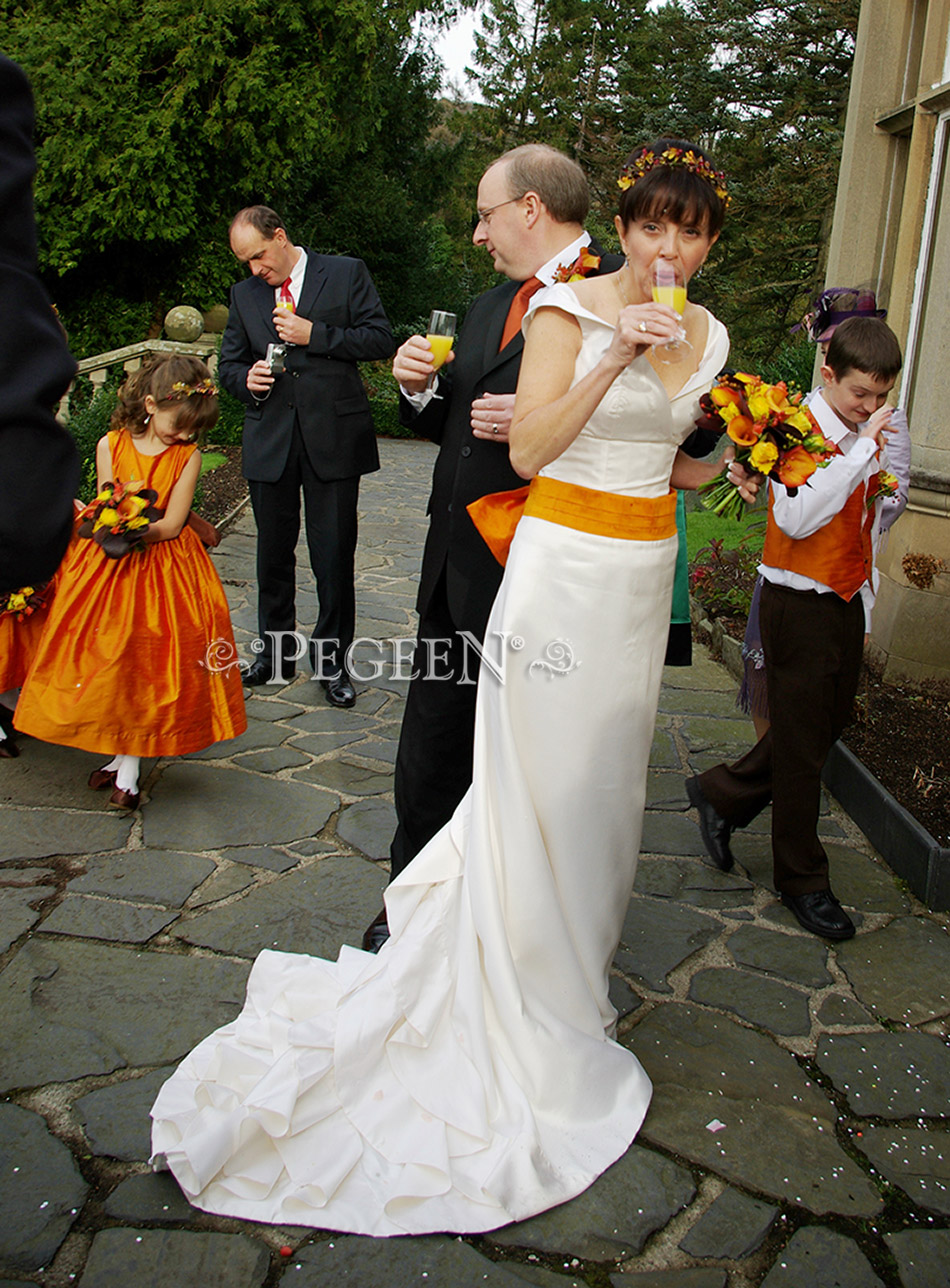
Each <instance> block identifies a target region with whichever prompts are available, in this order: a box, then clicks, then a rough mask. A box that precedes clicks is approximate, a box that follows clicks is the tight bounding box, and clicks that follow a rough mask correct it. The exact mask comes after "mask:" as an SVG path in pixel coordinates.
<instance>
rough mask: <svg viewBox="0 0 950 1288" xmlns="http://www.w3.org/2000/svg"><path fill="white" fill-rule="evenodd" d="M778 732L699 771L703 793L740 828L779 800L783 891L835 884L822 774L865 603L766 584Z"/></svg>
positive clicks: (839, 721) (850, 680)
mask: <svg viewBox="0 0 950 1288" xmlns="http://www.w3.org/2000/svg"><path fill="white" fill-rule="evenodd" d="M760 622H761V627H762V647H763V651H764V653H765V676H766V683H767V686H768V696H769V713H770V716H771V721H772V723H771V726H770V728H769V730H768V732H767V733H766V734H765V735H764V736H763V737H762V738H760V739H759V741H758V742H757V743H756V744H755V746H754V747H753V748H751V750H750V751H748V752H746V754H745V755H744V756H743V757H742V758H741V759H740V760H737V761H736V762H735V764H734V765H724V764H723V765H716V766H715V767H714V768H712V769H708V770H707V771H706V772H705V773H704V774H702V775H700V779H699V782H700V786H701V788H702V791H703V795H704V796H705V797H706V799H707V800H708V801H709V803H710V805H712V807H713V809H714V810H716V812H717V813H718V814H720V815H721V816H722V817H723V818H724V819H726V820H727V822H729V823H731V824H732V825H733V827H745V825H746V824H747V823H750V822H751V821H752V819H754V818H755V816H756V815H757V814H759V813H760V812H761V811H762V810H763V809H764V808H765V807H766V805H768V803H769V801H770V800H771V802H772V861H773V868H774V872H773V875H774V879H775V888H776V889H777V890H778V891H779V893H780V894H789V895H800V894H809V893H810V892H811V891H813V890H826V889H827V888H828V884H829V882H828V856H827V855H826V853H825V850H824V847H823V846H822V844H821V841H819V839H818V815H819V811H820V808H821V771H822V769H823V768H824V764H825V761H826V759H827V758H828V752H829V751H830V750H831V748H832V746H833V745H834V743H835V742H836V741H837V739H838V737H839V736H840V734H841V731H842V729H844V727H845V725H846V724H847V722H848V719H849V717H850V715H851V707H852V705H853V703H854V695H855V693H856V692H857V687H858V677H859V675H860V669H861V657H862V653H863V648H864V604H863V602H862V600H861V597H860V596H859V595H855V596H854V597H853V598H852V599H851V600H850V601H845V600H844V599H841V598H840V596H838V595H835V594H819V593H818V592H817V591H813V590H806V591H801V590H790V589H788V588H787V587H783V586H774V585H772V584H771V583H770V582H768V581H766V582H764V583H763V586H762V602H761V610H760Z"/></svg>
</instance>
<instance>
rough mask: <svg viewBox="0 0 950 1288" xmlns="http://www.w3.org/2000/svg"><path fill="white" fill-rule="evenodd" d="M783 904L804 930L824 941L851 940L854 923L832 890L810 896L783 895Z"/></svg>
mask: <svg viewBox="0 0 950 1288" xmlns="http://www.w3.org/2000/svg"><path fill="white" fill-rule="evenodd" d="M782 903H784V904H785V907H786V908H788V910H789V911H790V912H791V913H793V915H794V916H795V917H796V919H797V920H798V924H799V925H800V926H801V927H802V929H803V930H808V931H810V932H811V933H812V934H813V935H821V937H822V938H823V939H851V938H852V937H853V935H854V922H853V921H852V920H851V918H850V917H849V916H848V914H847V913H846V912H845V910H844V909H843V908H842V906H841V904H840V903H839V902H838V900H837V899H836V898H835V897H834V895H833V894H832V893H831V891H830V890H812V891H810V892H809V893H808V894H783V895H782Z"/></svg>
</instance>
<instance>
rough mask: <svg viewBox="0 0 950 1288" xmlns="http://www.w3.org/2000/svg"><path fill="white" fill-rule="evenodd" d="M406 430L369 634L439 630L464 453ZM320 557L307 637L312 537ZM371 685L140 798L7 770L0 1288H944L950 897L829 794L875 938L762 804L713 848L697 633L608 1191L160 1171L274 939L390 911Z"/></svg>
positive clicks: (377, 533)
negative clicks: (203, 1181) (913, 875)
mask: <svg viewBox="0 0 950 1288" xmlns="http://www.w3.org/2000/svg"><path fill="white" fill-rule="evenodd" d="M380 448H381V454H382V459H383V468H382V469H381V471H380V472H379V473H378V474H376V475H372V476H370V477H369V478H368V479H366V480H365V481H364V484H363V488H362V493H361V509H362V516H363V517H362V521H361V530H360V547H359V577H358V609H359V620H358V631H359V633H360V634H361V635H363V636H366V637H369V638H371V639H379V640H390V639H397V638H405V637H408V636H411V634H412V631H413V602H414V594H415V578H416V575H417V572H418V566H419V560H420V556H421V551H422V545H423V540H424V536H425V530H426V523H425V502H426V497H427V494H428V485H429V478H430V474H431V467H432V462H433V459H434V451H435V449H434V448H433V447H431V446H430V445H428V444H423V443H415V442H401V441H382V442H381V443H380ZM253 536H254V529H253V521H252V519H251V516H250V514H249V513H243V514H241V515H239V516H238V518H237V519H236V521H235V522H234V523H233V525H232V526H231V528H230V530H229V532H228V535H227V537H226V539H225V541H224V542H223V543H222V545H221V547H219V549H218V550H217V551H216V552H215V555H214V557H215V560H216V563H217V566H218V568H219V571H220V573H221V576H222V579H223V580H224V582H225V586H226V590H227V593H228V598H229V601H230V603H231V606H232V613H233V619H234V623H235V633H236V635H237V637H238V642H239V646H240V647H241V649H242V651H244V652H245V653H246V652H247V646H248V643H249V640H250V638H251V635H252V634H253V631H254V622H255V586H254V540H253ZM298 572H299V576H300V581H301V586H302V593H301V596H300V614H301V620H302V625H303V626H304V627H306V626H307V625H308V624H309V623H310V622H312V621H313V618H314V615H315V608H316V601H315V597H314V591H313V585H312V581H311V580H310V578H309V573H308V572H306V557H305V555H304V554H303V552H301V560H300V564H299V569H298ZM374 656H375V653H374V650H373V648H372V647H371V646H370V645H368V644H367V645H365V646H363V649H362V652H361V657H362V658H363V662H364V665H365V667H366V671H367V673H369V670H370V668H371V665H372V660H373V657H374ZM357 687H358V690H359V697H358V700H357V703H356V706H355V707H354V708H353V709H352V710H351V711H345V712H339V711H334V710H331V709H330V708H329V707H327V706H326V704H325V702H324V699H323V694H322V690H321V689H320V688H319V686H318V685H317V684H316V683H315V682H314V681H313V680H312V679H307V678H306V677H305V676H300V677H298V678H297V679H296V680H295V681H294V682H293V683H291V684H288V685H287V686H285V687H283V688H276V689H275V688H269V687H268V688H265V689H263V690H261V689H258V690H255V691H254V692H253V694H250V693H249V695H248V716H249V728H248V731H247V733H245V734H243V735H242V736H241V737H240V738H238V739H235V740H234V742H233V743H230V744H220V745H218V746H215V747H212V748H209V749H208V750H207V751H204V752H202V753H200V754H199V755H196V756H191V757H185V758H182V759H178V760H169V761H165V760H158V761H155V762H149V763H148V764H147V765H146V766H145V775H146V776H145V777H144V779H143V786H144V796H143V805H142V807H141V808H140V809H139V810H138V811H137V812H136V813H135V814H134V815H132V816H130V817H124V816H121V815H115V814H113V813H109V812H107V811H106V810H105V809H104V808H103V798H102V796H101V795H98V794H94V793H92V792H89V791H88V790H87V789H86V787H85V786H84V783H85V779H86V777H87V775H88V773H89V771H90V769H92V768H93V767H94V766H95V765H96V764H97V763H98V758H97V757H95V756H92V755H89V754H86V753H81V752H75V751H71V750H69V749H64V748H57V747H52V746H47V745H44V744H42V743H37V742H34V741H31V740H29V739H26V738H23V739H21V752H22V754H21V756H20V758H19V759H18V760H16V761H4V762H2V772H0V799H2V801H3V805H4V809H3V811H2V813H0V981H2V982H0V1034H2V1039H0V1093H2V1097H3V1099H2V1101H0V1212H2V1213H3V1221H2V1223H0V1288H10V1286H11V1285H26V1284H41V1285H44V1286H45V1288H72V1285H80V1286H81V1288H273V1286H274V1285H280V1286H281V1288H330V1286H331V1285H332V1286H333V1288H336V1286H337V1285H339V1284H340V1283H349V1284H352V1285H354V1288H377V1286H378V1288H383V1286H384V1285H385V1288H404V1286H405V1288H408V1286H409V1285H413V1286H414V1288H418V1286H419V1285H422V1284H425V1285H427V1286H428V1288H437V1286H438V1288H476V1285H478V1288H481V1286H482V1285H486V1286H488V1288H495V1286H497V1288H515V1286H516V1285H524V1284H529V1285H531V1284H533V1285H540V1286H542V1288H570V1286H571V1285H590V1288H606V1286H607V1285H608V1284H610V1285H615V1288H725V1286H726V1285H728V1286H729V1288H758V1285H763V1288H830V1286H831V1285H840V1286H841V1288H866V1286H870V1285H879V1284H880V1285H886V1286H887V1288H897V1286H899V1285H903V1288H947V1286H948V1285H950V1047H948V1041H947V1038H948V1022H950V934H948V927H950V917H948V915H947V914H941V913H932V912H929V911H928V910H927V909H926V908H925V907H924V906H923V905H922V904H921V903H919V902H918V901H917V900H916V899H915V898H914V897H913V895H911V894H910V893H909V892H908V890H907V889H906V887H904V886H903V885H902V884H901V883H900V882H898V881H897V880H896V879H895V878H894V876H893V874H892V873H891V872H890V871H889V870H888V868H887V867H886V866H885V865H884V864H883V862H882V861H881V859H880V858H879V856H877V855H876V854H875V853H874V851H873V850H872V849H871V847H870V846H869V844H868V843H867V842H866V841H865V839H864V838H863V836H862V835H861V833H860V832H859V831H858V830H857V828H856V827H855V826H854V824H853V823H852V822H851V821H850V819H849V818H848V817H847V816H846V815H844V814H843V813H842V811H841V810H840V809H839V808H838V807H837V806H836V805H835V804H834V803H833V802H831V801H828V802H826V807H825V810H824V813H823V816H822V830H823V835H824V838H825V840H826V842H827V844H828V847H829V851H830V853H831V862H832V869H833V872H834V878H835V887H836V890H837V893H838V895H839V897H840V898H841V899H842V902H843V903H844V904H845V905H846V906H847V907H848V908H849V909H850V910H851V911H852V913H853V915H854V916H855V919H856V921H857V922H858V925H859V931H858V935H857V937H856V938H855V939H854V940H853V941H851V942H847V943H844V944H839V945H837V946H831V945H829V944H827V943H824V942H822V941H819V940H817V939H815V938H813V937H812V936H810V935H807V934H805V933H804V932H802V931H801V930H800V929H799V927H798V925H797V923H796V922H795V921H794V919H793V918H792V917H791V915H790V914H789V913H788V912H787V911H786V910H785V909H784V908H783V907H782V906H781V904H779V903H778V902H777V899H776V896H775V894H774V892H773V890H772V888H771V885H770V875H771V860H770V851H769V835H768V820H767V819H762V820H759V821H758V822H757V824H756V825H755V826H754V827H752V828H750V829H748V830H747V831H746V832H744V833H741V834H739V835H737V836H736V837H735V838H734V849H735V852H736V855H737V858H738V860H739V866H738V867H737V869H736V870H735V871H734V872H732V873H729V874H723V873H721V872H719V871H717V870H716V869H714V868H712V867H710V866H707V864H706V863H705V862H704V861H703V847H702V843H701V840H700V837H699V829H698V826H697V822H696V818H695V814H694V812H693V811H692V810H690V809H689V806H688V802H687V800H686V795H685V791H684V787H683V783H684V776H685V775H687V774H691V773H695V772H697V771H698V770H701V769H703V768H704V767H706V766H707V765H710V764H712V763H713V762H714V761H715V760H718V759H720V758H722V756H723V755H731V754H732V753H733V752H738V751H739V750H740V749H742V748H744V747H746V746H747V745H748V744H749V742H750V740H751V725H750V724H749V723H748V722H747V721H746V720H745V719H744V718H743V717H742V716H741V715H739V714H738V713H737V711H736V709H735V705H734V682H733V680H732V679H731V677H730V676H729V675H728V673H727V672H726V671H725V670H724V669H723V668H722V667H720V666H718V665H717V664H716V663H714V662H713V661H711V660H710V658H709V656H708V655H706V654H705V653H704V651H703V650H702V649H701V648H700V649H697V651H696V657H695V661H694V665H693V666H692V667H691V668H689V669H685V670H668V671H667V672H666V673H665V676H664V686H663V691H662V695H661V701H660V714H659V719H658V722H657V735H656V739H655V742H654V753H653V764H652V769H651V775H650V786H649V798H648V813H647V818H646V826H645V831H644V853H643V856H642V858H641V862H640V866H639V871H638V875H637V883H636V889H635V892H634V895H633V898H632V899H631V902H630V907H629V910H628V913H627V917H626V922H625V926H624V933H623V940H622V943H621V946H620V949H619V951H618V953H617V958H616V962H615V978H614V980H613V984H612V996H613V999H614V1003H615V1005H616V1006H617V1008H618V1011H619V1012H620V1014H621V1017H622V1019H621V1023H620V1040H621V1041H622V1042H623V1043H624V1044H625V1045H627V1046H629V1047H630V1048H631V1049H632V1050H633V1051H635V1052H636V1054H637V1056H638V1057H639V1059H640V1060H641V1061H642V1062H643V1064H644V1065H645V1067H646V1068H647V1070H648V1072H649V1074H650V1076H651V1078H652V1079H653V1083H654V1087H655V1092H654V1098H653V1102H652V1105H651V1107H650V1111H649V1114H648V1116H647V1119H646V1122H645V1124H644V1127H643V1130H642V1132H641V1134H640V1136H639V1138H638V1140H637V1141H636V1143H635V1144H634V1145H632V1146H631V1148H630V1149H629V1150H628V1151H627V1153H626V1154H625V1155H624V1156H623V1157H622V1158H621V1159H620V1160H619V1161H618V1162H617V1163H616V1164H615V1165H614V1166H613V1167H612V1168H610V1170H609V1171H608V1172H606V1173H605V1174H604V1175H603V1176H602V1177H601V1178H600V1179H599V1180H598V1181H597V1182H595V1184H594V1185H593V1186H592V1187H591V1188H590V1190H588V1191H587V1192H586V1193H585V1194H582V1195H580V1196H579V1197H578V1198H576V1199H574V1200H573V1201H572V1202H570V1203H567V1204H565V1205H563V1206H562V1207H560V1208H557V1209H555V1210H553V1211H551V1212H547V1213H544V1214H543V1215H541V1216H539V1217H536V1218H534V1219H532V1220H530V1221H526V1222H523V1223H521V1224H519V1225H513V1226H509V1227H507V1228H506V1229H504V1230H499V1231H496V1232H494V1233H493V1234H491V1235H485V1236H482V1237H480V1238H468V1237H467V1238H465V1239H464V1240H462V1239H457V1238H454V1237H452V1236H451V1235H450V1234H446V1235H444V1236H432V1237H427V1238H407V1239H400V1240H388V1241H387V1240H372V1239H365V1238H357V1237H352V1236H340V1235H334V1234H329V1233H327V1232H322V1231H314V1230H309V1229H299V1228H297V1229H277V1228H274V1227H270V1226H255V1225H251V1224H249V1223H246V1222H240V1221H236V1220H229V1219H224V1218H218V1217H213V1216H209V1215H207V1214H204V1213H201V1212H198V1211H196V1210H194V1209H192V1208H190V1207H189V1206H188V1204H187V1203H186V1202H185V1201H184V1199H183V1198H182V1196H181V1194H180V1192H179V1191H178V1188H177V1186H176V1185H175V1182H174V1181H173V1180H172V1179H171V1177H170V1176H168V1175H167V1174H162V1175H153V1174H152V1173H151V1172H150V1171H149V1168H148V1164H147V1157H148V1152H149V1144H148V1129H149V1121H148V1110H149V1107H150V1105H151V1103H152V1100H153V1099H154V1096H155V1094H156V1090H157V1088H158V1087H159V1086H160V1085H161V1083H162V1082H163V1081H164V1079H165V1078H166V1077H167V1076H168V1074H169V1072H170V1071H171V1069H172V1068H173V1067H174V1065H175V1063H176V1061H178V1060H179V1059H180V1058H181V1056H182V1055H184V1053H185V1052H186V1051H187V1050H188V1049H189V1048H190V1047H191V1046H193V1045H194V1043H195V1042H196V1041H198V1040H199V1039H200V1038H201V1037H202V1036H204V1035H205V1034H206V1033H208V1032H209V1031H210V1030H211V1029H213V1028H215V1027H217V1026H218V1025H220V1024H222V1023H224V1022H226V1021H227V1020H229V1019H230V1018H231V1017H232V1016H233V1015H234V1014H235V1013H236V1012H237V1010H238V1009H239V1007H240V1004H241V1001H242V998H243V991H244V982H245V979H246V977H247V973H248V971H249V969H250V964H251V961H252V960H253V958H254V956H255V955H256V954H257V953H258V952H259V951H260V950H261V949H262V948H267V947H279V948H281V949H284V950H289V951H294V952H307V953H316V954H319V955H322V956H331V957H333V956H335V955H336V953H337V951H338V950H339V948H340V946H341V944H343V943H349V944H358V943H359V939H360V935H361V933H362V930H363V928H364V926H365V925H366V923H367V922H368V921H369V920H370V918H371V917H372V916H373V915H374V913H375V912H376V911H377V909H378V908H379V906H380V893H381V890H382V888H383V886H384V885H385V882H386V865H385V863H384V862H383V861H382V860H381V859H380V857H379V856H380V855H385V854H386V853H387V851H388V845H389V840H390V837H391V833H392V828H393V817H394V815H393V807H392V772H393V761H394V757H395V746H396V740H397V738H398V732H399V721H400V715H401V710H402V705H403V700H404V693H405V687H406V685H405V682H404V681H400V680H398V679H386V678H385V677H378V678H376V679H373V680H368V681H366V682H365V683H358V686H357ZM590 857H591V858H592V859H596V858H597V857H598V856H590ZM552 1072H554V1073H556V1071H552Z"/></svg>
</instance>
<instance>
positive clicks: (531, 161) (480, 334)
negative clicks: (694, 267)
mask: <svg viewBox="0 0 950 1288" xmlns="http://www.w3.org/2000/svg"><path fill="white" fill-rule="evenodd" d="M588 205H589V193H588V188H587V180H586V178H585V176H584V172H583V171H582V170H581V168H580V166H578V165H577V164H576V163H575V162H574V161H571V160H570V159H569V158H568V157H566V156H564V155H563V154H562V153H560V152H557V151H556V150H555V149H553V148H549V147H546V146H544V145H542V144H527V145H525V146H523V147H519V148H515V149H513V150H512V151H510V152H506V153H505V154H503V155H502V156H501V157H499V158H498V160H497V161H495V162H493V163H492V165H490V166H489V167H488V169H487V170H486V171H485V173H484V175H483V176H482V179H481V182H480V183H479V186H478V197H477V216H478V222H477V225H476V228H475V232H474V234H473V241H474V242H475V245H476V246H484V247H485V248H486V250H487V251H488V252H489V254H490V255H491V256H492V259H493V260H494V263H495V268H496V269H497V270H498V271H499V272H500V273H504V275H505V276H506V277H507V278H508V279H509V280H508V281H507V282H505V283H503V284H502V285H500V286H496V287H494V288H493V289H491V290H489V291H486V292H485V294H484V295H481V296H479V298H478V299H477V300H475V302H474V303H473V304H472V306H471V308H470V309H469V310H468V313H467V314H466V317H465V321H464V324H463V326H462V329H461V332H460V334H459V336H458V340H457V343H456V346H455V352H454V354H453V355H451V359H452V360H451V361H450V364H449V365H447V366H446V367H444V368H443V369H442V370H441V371H440V372H439V375H438V377H437V384H436V386H435V388H434V389H433V390H427V389H426V385H427V382H428V379H429V377H430V376H431V374H432V370H433V366H432V361H431V350H430V348H429V344H428V341H427V340H426V339H425V337H423V336H412V337H411V338H410V339H409V340H407V341H406V343H405V344H403V345H402V346H401V347H400V349H399V350H398V352H397V354H396V358H395V360H394V363H393V374H394V375H395V376H396V379H397V380H398V381H399V384H400V387H401V389H402V397H401V399H400V415H401V418H402V419H403V421H404V423H407V424H411V425H412V428H413V430H414V431H415V432H416V433H418V434H420V435H422V436H424V437H426V438H430V439H432V440H433V441H434V442H437V443H438V444H439V454H438V457H437V458H436V463H435V470H434V473H433V479H432V494H431V496H430V498H429V506H428V512H429V533H428V536H427V538H426V545H425V553H424V555H423V560H422V574H421V579H420V585H419V594H418V600H417V605H416V606H417V608H418V611H419V629H418V642H417V645H416V654H415V659H414V664H413V674H414V676H415V678H414V679H413V680H412V682H411V683H410V686H409V691H408V694H407V697H406V709H405V713H404V715H403V721H402V728H401V730H400V735H399V749H398V752H397V757H396V774H395V803H396V816H397V828H396V834H395V836H394V838H393V842H392V846H391V848H390V859H391V878H392V877H395V876H397V875H398V874H399V873H400V872H401V871H403V869H404V868H405V867H406V866H407V865H408V864H409V863H410V862H411V860H412V859H413V858H414V857H415V855H416V854H418V852H419V850H421V849H422V847H423V846H424V845H425V844H426V842H427V841H429V840H430V838H431V837H432V836H434V835H435V833H436V832H437V831H438V830H439V828H440V827H442V826H443V825H444V824H445V823H446V822H448V820H449V819H450V818H451V816H452V813H453V811H454V810H455V807H456V805H457V804H458V803H459V801H460V800H461V799H462V796H463V795H464V794H465V791H466V790H467V788H468V785H469V783H470V782H471V779H472V744H473V738H474V729H475V692H476V677H477V675H478V661H479V659H478V653H477V648H476V646H477V645H481V643H482V642H483V640H484V635H485V627H486V625H487V622H488V614H489V611H490V609H491V606H492V602H493V600H494V598H495V595H496V594H497V591H498V587H499V585H500V584H501V577H502V572H503V569H502V567H501V565H500V564H499V563H498V562H497V561H496V560H495V558H494V556H493V555H492V553H491V551H490V550H489V548H488V546H487V545H486V544H485V542H484V540H483V538H482V537H481V536H480V535H479V533H478V531H477V529H476V528H475V525H474V524H473V522H472V520H471V518H470V516H469V514H468V512H467V510H466V506H467V505H468V504H469V503H470V502H472V501H476V500H478V498H479V497H482V496H485V495H487V494H488V493H490V492H504V491H509V490H513V489H515V488H519V487H521V486H523V480H522V479H520V478H519V477H518V475H517V474H515V472H514V470H513V469H512V468H511V466H510V464H509V462H508V427H509V425H510V423H511V412H512V408H513V406H514V394H515V389H516V387H517V384H518V374H519V372H520V370H521V354H522V350H523V348H524V342H523V339H522V335H521V327H520V319H521V316H523V314H524V311H525V310H526V308H527V302H528V299H529V298H530V295H531V294H532V293H533V290H535V289H539V288H540V287H541V286H547V285H550V284H551V283H553V282H555V281H568V280H570V279H571V278H572V277H582V276H586V275H587V274H588V273H600V272H613V271H615V270H616V269H617V268H619V267H620V265H621V264H622V262H623V261H622V259H621V258H620V256H619V255H605V254H604V253H603V252H602V250H601V249H600V247H598V246H596V245H595V244H593V243H592V242H591V238H590V236H589V235H588V234H587V233H586V232H585V231H584V220H585V219H586V217H587V211H588ZM490 652H491V642H489V643H488V645H487V646H486V653H488V654H489V655H490ZM433 663H434V665H433ZM387 937H388V928H387V926H386V919H385V913H384V912H383V913H380V914H379V916H378V917H377V918H376V919H375V921H374V922H373V923H372V924H371V925H370V927H369V928H368V929H367V931H366V935H365V936H364V939H363V947H364V948H366V949H367V950H369V951H374V952H375V951H376V950H377V949H378V948H379V947H380V946H381V944H382V943H383V942H384V941H385V939H386V938H387Z"/></svg>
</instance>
